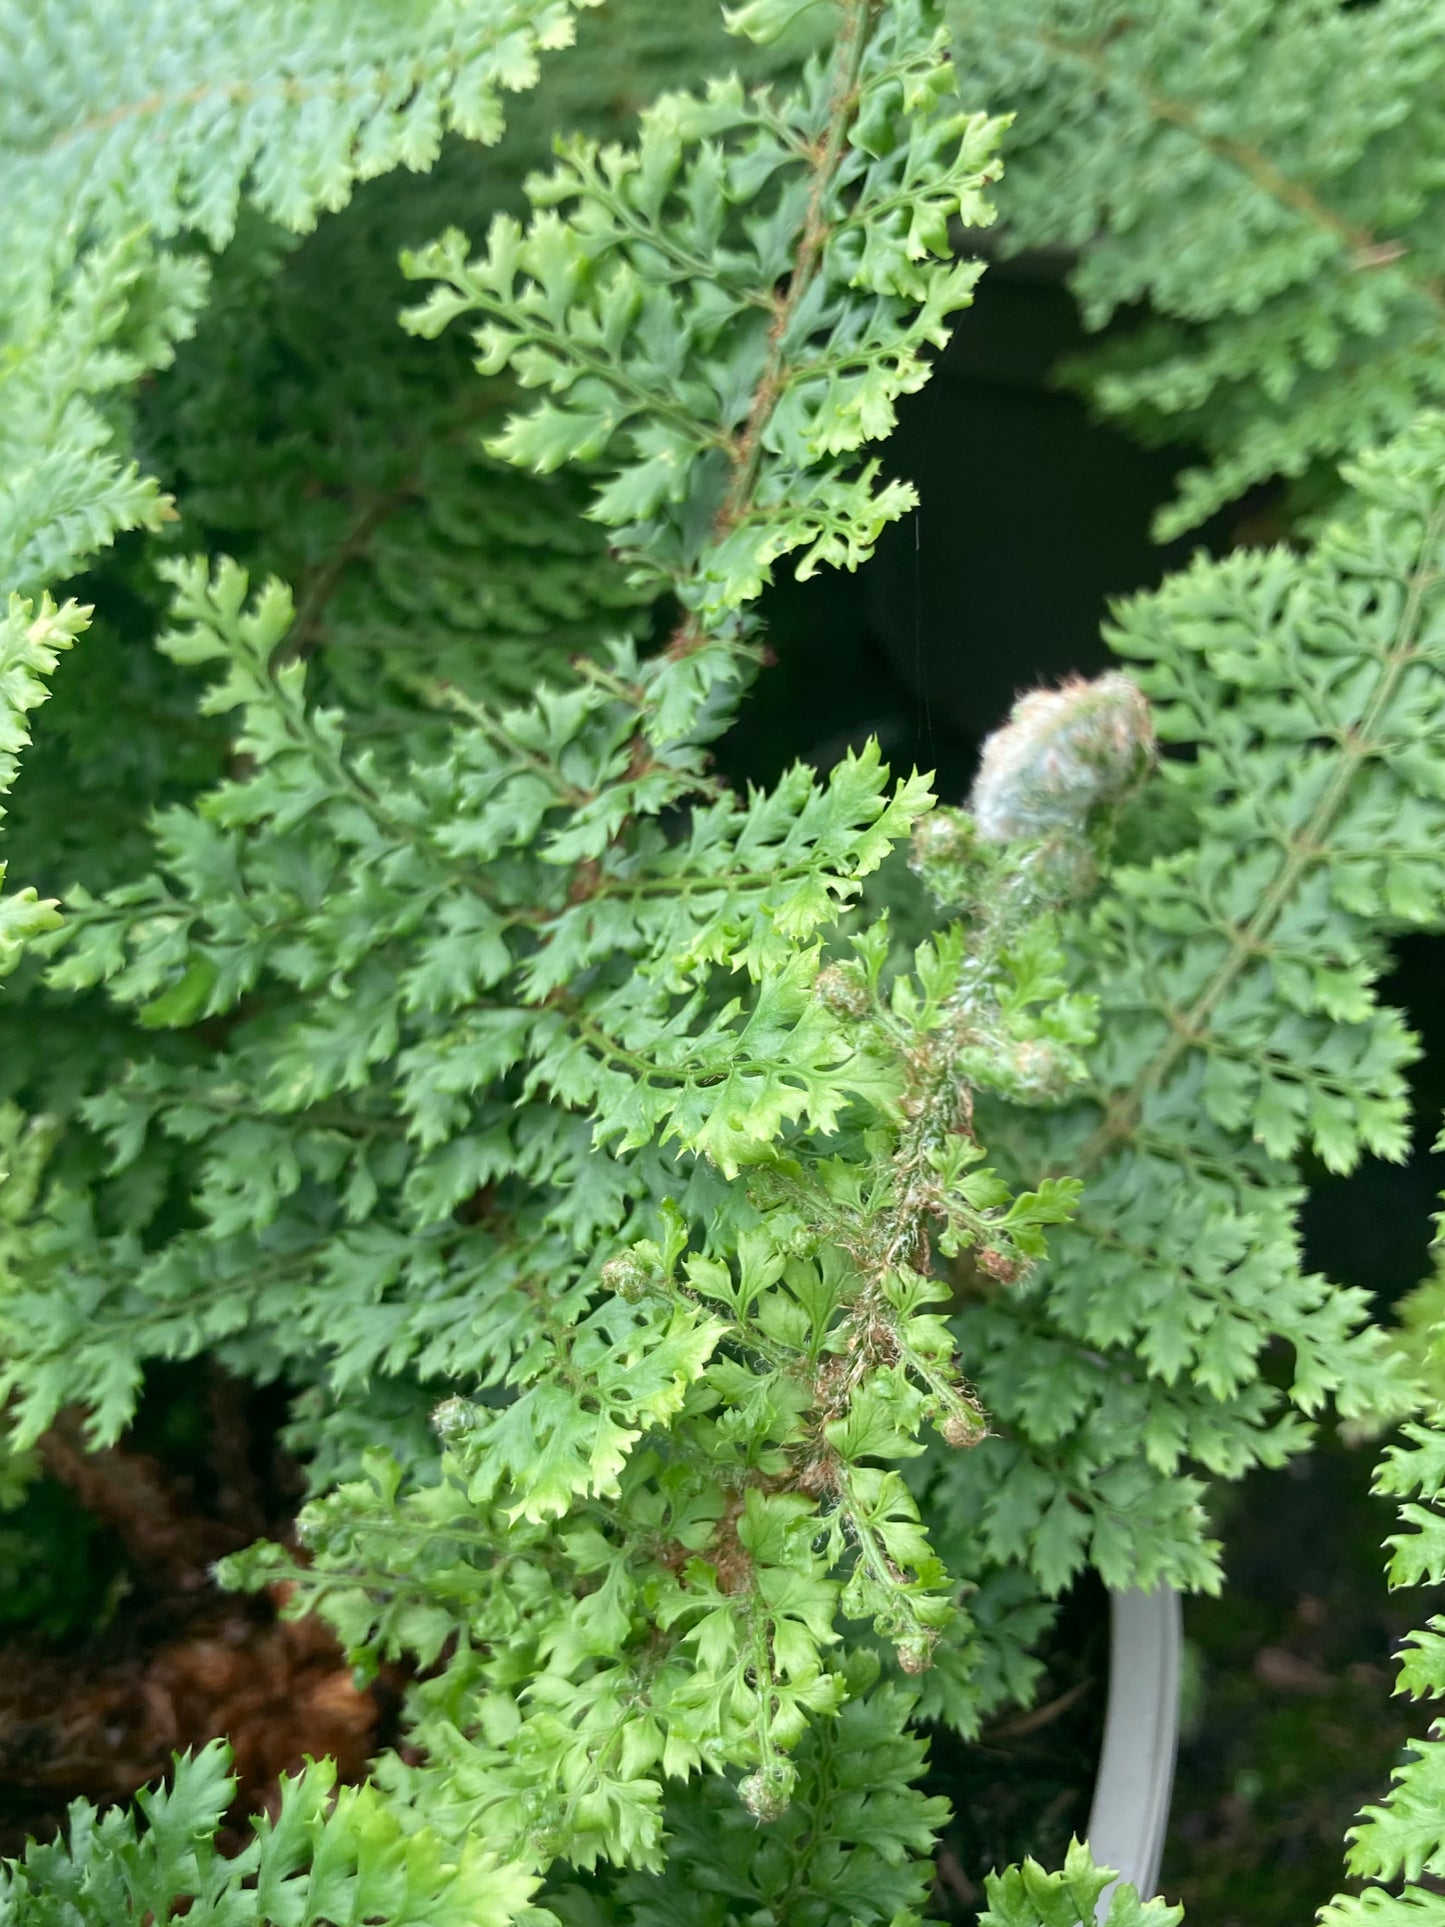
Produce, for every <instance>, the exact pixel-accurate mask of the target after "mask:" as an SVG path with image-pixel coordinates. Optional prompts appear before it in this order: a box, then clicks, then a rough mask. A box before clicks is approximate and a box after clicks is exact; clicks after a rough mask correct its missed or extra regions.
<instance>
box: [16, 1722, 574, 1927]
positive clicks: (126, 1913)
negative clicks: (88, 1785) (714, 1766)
mask: <svg viewBox="0 0 1445 1927" xmlns="http://www.w3.org/2000/svg"><path fill="white" fill-rule="evenodd" d="M228 1769H229V1756H228V1754H227V1751H226V1747H225V1745H224V1743H223V1742H221V1741H219V1740H216V1741H212V1742H211V1744H210V1745H209V1746H207V1747H205V1748H204V1749H203V1750H202V1751H201V1752H200V1753H198V1754H195V1755H194V1756H190V1755H188V1756H184V1757H178V1758H177V1760H176V1764H175V1771H174V1776H173V1781H172V1783H171V1784H170V1785H169V1786H162V1787H153V1788H150V1789H148V1790H147V1791H146V1792H143V1793H141V1794H139V1795H138V1796H137V1799H136V1803H135V1810H134V1811H131V1810H128V1809H126V1808H123V1807H111V1808H109V1809H108V1810H107V1811H106V1812H104V1813H97V1811H96V1809H95V1808H94V1807H93V1806H91V1804H90V1803H89V1802H88V1801H86V1800H77V1801H76V1802H74V1804H73V1805H72V1806H71V1809H70V1816H69V1827H68V1837H66V1838H64V1839H62V1840H59V1841H56V1842H54V1843H52V1844H50V1845H47V1846H37V1845H36V1844H35V1843H34V1842H32V1843H31V1844H30V1845H29V1846H28V1847H27V1848H26V1851H25V1854H24V1857H23V1858H22V1859H20V1860H16V1861H10V1862H7V1863H6V1864H5V1865H4V1867H3V1868H0V1921H3V1922H4V1923H5V1927H113V1923H115V1922H116V1921H119V1920H129V1919H139V1918H142V1917H148V1918H150V1919H154V1920H169V1919H171V1918H172V1917H173V1916H174V1913H175V1911H176V1909H177V1908H178V1907H180V1906H184V1907H185V1911H186V1918H187V1919H188V1920H194V1921H197V1922H200V1923H206V1924H207V1927H223V1923H224V1927H249V1923H253V1922H254V1923H255V1927H268V1924H269V1923H274V1922H278V1921H287V1922H294V1923H295V1927H312V1923H320V1922H322V1921H335V1920H342V1919H347V1920H363V1919H364V1920H368V1921H375V1922H377V1923H378V1927H382V1924H383V1923H384V1924H385V1927H509V1923H510V1922H512V1921H514V1920H516V1919H517V1917H518V1915H519V1914H521V1913H522V1912H523V1910H524V1909H525V1908H526V1906H527V1903H528V1900H529V1897H530V1895H531V1893H532V1890H533V1889H534V1887H535V1886H536V1881H535V1879H533V1878H531V1877H529V1876H528V1875H527V1874H526V1873H524V1872H522V1871H521V1870H520V1869H518V1868H516V1867H508V1866H502V1865H499V1864H498V1863H497V1861H496V1860H495V1858H494V1857H493V1856H492V1855H490V1854H488V1853H486V1852H484V1851H483V1850H481V1849H480V1848H478V1847H474V1846H472V1845H470V1844H468V1845H466V1846H464V1847H463V1848H462V1850H461V1851H460V1853H457V1852H455V1851H454V1850H451V1851H449V1850H448V1849H446V1848H444V1847H443V1845H442V1843H441V1842H440V1841H439V1840H438V1839H437V1838H436V1836H435V1835H431V1834H428V1833H427V1832H426V1831H424V1830H423V1831H418V1832H413V1833H411V1834H408V1833H406V1832H405V1831H404V1830H403V1829H402V1827H401V1825H400V1823H399V1822H398V1820H397V1818H396V1816H395V1815H394V1814H393V1813H391V1812H389V1811H388V1810H387V1808H386V1806H385V1805H384V1804H383V1802H382V1801H381V1800H379V1799H378V1798H377V1796H376V1794H375V1793H374V1791H373V1790H372V1789H371V1788H369V1787H365V1788H358V1787H341V1788H339V1789H338V1788H337V1787H336V1769H335V1767H334V1766H332V1765H331V1763H330V1762H329V1761H323V1762H321V1763H319V1764H311V1765H308V1767H307V1768H306V1770H305V1772H304V1773H302V1774H300V1775H298V1776H297V1777H296V1778H294V1779H292V1778H288V1777H287V1776H285V1775H283V1776H282V1780H281V1800H280V1809H279V1811H278V1813H277V1814H276V1816H275V1818H274V1819H272V1818H269V1817H268V1818H263V1819H260V1820H257V1821H256V1822H255V1823H254V1824H255V1829H256V1831H255V1837H254V1839H252V1840H251V1841H250V1843H249V1844H248V1845H247V1846H245V1847H244V1848H243V1849H242V1850H241V1852H240V1853H239V1854H237V1855H236V1856H235V1857H234V1858H232V1859H223V1858H222V1857H221V1855H220V1853H219V1851H218V1850H217V1847H216V1834H217V1830H218V1829H219V1827H220V1824H221V1821H222V1818H223V1816H224V1814H225V1812H226V1808H227V1807H228V1805H229V1804H230V1801H231V1797H232V1795H233V1793H234V1792H235V1781H234V1780H233V1779H232V1777H231V1775H230V1772H229V1770H228Z"/></svg>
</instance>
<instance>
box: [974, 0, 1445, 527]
mask: <svg viewBox="0 0 1445 1927" xmlns="http://www.w3.org/2000/svg"><path fill="white" fill-rule="evenodd" d="M950 19H951V21H952V23H953V26H954V30H955V33H956V36H957V41H958V58H959V60H960V62H961V64H962V68H963V71H965V72H967V73H970V74H971V75H972V76H974V78H975V80H976V82H977V84H978V86H979V88H980V90H981V92H982V93H983V94H984V96H985V97H986V98H989V99H993V100H997V101H998V102H999V103H1000V104H1001V105H1006V106H1007V107H1008V108H1010V109H1013V110H1015V111H1016V112H1017V115H1018V119H1017V122H1016V131H1015V134H1014V137H1013V140H1012V141H1011V143H1010V151H1009V175H1008V186H1007V189H1006V190H1005V193H1004V200H1003V213H1004V217H1005V222H1006V228H1005V230H1004V231H1005V234H1006V237H1007V238H1006V243H1005V244H1006V245H1007V246H1008V247H1010V248H1022V247H1029V248H1044V249H1060V250H1064V251H1066V252H1069V253H1071V254H1072V253H1074V252H1075V251H1077V260H1076V264H1075V265H1074V266H1073V269H1072V273H1071V285H1072V287H1073V289H1074V292H1075V294H1076V296H1077V298H1078V300H1079V302H1080V305H1081V307H1082V309H1083V313H1084V316H1085V319H1086V320H1087V321H1088V323H1089V324H1090V325H1091V326H1093V327H1099V326H1102V325H1103V324H1104V323H1105V322H1107V321H1108V320H1109V319H1110V317H1111V316H1113V315H1114V314H1116V313H1117V312H1119V311H1120V310H1127V309H1131V308H1133V307H1135V306H1136V305H1138V304H1147V306H1148V310H1149V318H1148V319H1147V320H1146V321H1144V322H1143V323H1142V324H1140V325H1138V326H1137V327H1133V328H1131V329H1129V330H1128V331H1127V332H1125V333H1124V335H1123V336H1122V338H1121V339H1119V340H1118V341H1116V342H1114V343H1111V344H1110V345H1109V346H1108V347H1106V348H1104V349H1102V350H1098V351H1095V352H1094V353H1092V354H1090V355H1088V356H1086V357H1084V358H1082V360H1081V361H1080V363H1079V365H1078V368H1077V371H1076V373H1077V377H1078V379H1079V381H1080V382H1081V384H1082V385H1083V386H1084V387H1085V388H1086V389H1087V391H1088V393H1089V394H1090V396H1091V397H1092V399H1093V400H1094V401H1095V402H1096V404H1097V405H1098V406H1099V407H1100V408H1102V409H1103V410H1104V411H1105V412H1107V413H1108V414H1110V415H1112V416H1115V417H1117V418H1118V419H1119V420H1121V421H1122V422H1124V423H1125V424H1127V425H1128V426H1129V427H1131V428H1133V429H1136V430H1138V431H1139V432H1142V433H1143V434H1144V435H1145V436H1146V437H1148V438H1150V439H1164V438H1168V439H1172V440H1178V441H1180V442H1183V443H1186V444H1189V445H1192V446H1193V447H1194V448H1202V449H1203V450H1204V451H1205V453H1206V455H1207V458H1208V459H1207V462H1206V463H1205V464H1203V465H1200V466H1197V467H1193V468H1191V469H1189V470H1188V471H1187V472H1186V474H1185V475H1184V477H1183V478H1182V480H1181V482H1180V485H1179V492H1178V496H1177V498H1176V500H1175V502H1174V503H1173V505H1171V506H1170V507H1169V508H1168V509H1166V510H1165V511H1164V512H1163V513H1162V514H1161V516H1160V518H1159V531H1160V533H1161V535H1164V536H1169V535H1174V534H1178V533H1180V532H1181V531H1183V530H1186V529H1189V528H1191V527H1193V526H1195V525H1196V524H1197V523H1199V522H1200V521H1202V520H1204V519H1205V518H1206V517H1207V516H1209V515H1210V514H1212V513H1213V512H1214V511H1215V510H1216V509H1219V508H1221V507H1222V506H1223V505H1224V504H1226V503H1228V502H1230V501H1232V500H1233V499H1234V498H1235V497H1237V496H1239V495H1241V494H1243V493H1244V492H1245V490H1247V489H1248V488H1250V487H1251V486H1252V485H1253V484H1255V483H1259V482H1264V481H1268V480H1269V479H1270V478H1272V477H1274V476H1279V475H1283V476H1288V477H1298V476H1300V475H1304V474H1307V473H1309V472H1310V470H1311V469H1312V468H1314V467H1318V466H1323V468H1324V472H1325V474H1326V476H1328V475H1329V473H1330V471H1331V469H1332V467H1333V464H1334V463H1335V461H1336V460H1337V459H1338V458H1339V457H1341V456H1345V455H1350V454H1353V453H1355V452H1357V451H1358V450H1360V449H1362V448H1364V447H1366V446H1368V445H1369V444H1371V443H1372V442H1374V441H1377V440H1382V439H1384V438H1385V437H1387V436H1389V435H1392V434H1396V433H1398V432H1400V431H1402V430H1404V429H1405V428H1407V427H1408V425H1409V424H1410V422H1411V420H1412V419H1413V417H1414V416H1415V415H1416V414H1417V413H1418V412H1419V411H1420V410H1421V409H1422V408H1425V407H1427V406H1431V405H1434V406H1437V407H1438V406H1439V405H1440V403H1441V402H1442V400H1445V354H1442V349H1441V338H1442V335H1441V322H1442V319H1445V281H1442V270H1445V255H1442V252H1441V242H1440V213H1441V200H1440V194H1441V189H1440V157H1441V154H1442V151H1445V121H1442V119H1441V113H1440V106H1439V100H1440V78H1441V71H1442V62H1445V43H1442V39H1441V33H1440V20H1439V14H1438V10H1437V9H1436V8H1435V7H1434V6H1433V5H1431V4H1429V0H1424V4H1422V0H1385V3H1384V4H1383V5H1379V6H1371V7H1364V8H1360V7H1353V6H1349V5H1345V4H1341V0H1287V4H1284V5H1275V6H1268V7H1261V6H1257V5H1255V4H1253V0H1230V4H1226V5H1224V6H1221V7H1210V8H1205V7H1201V6H1199V5H1197V4H1196V0H1162V3H1161V4H1158V5H1154V6H1151V7H1149V8H1148V9H1147V10H1140V9H1136V8H1130V7H1127V6H1123V5H1120V4H1117V3H1116V0H1022V4H1009V5H1007V6H990V5H988V4H987V0H953V4H952V5H951V8H950Z"/></svg>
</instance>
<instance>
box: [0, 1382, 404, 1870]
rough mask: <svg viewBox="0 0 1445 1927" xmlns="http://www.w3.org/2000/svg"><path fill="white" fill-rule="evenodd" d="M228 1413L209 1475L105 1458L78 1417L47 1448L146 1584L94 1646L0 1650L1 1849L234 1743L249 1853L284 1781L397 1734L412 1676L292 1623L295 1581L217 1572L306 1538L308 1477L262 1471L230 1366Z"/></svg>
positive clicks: (67, 1418)
mask: <svg viewBox="0 0 1445 1927" xmlns="http://www.w3.org/2000/svg"><path fill="white" fill-rule="evenodd" d="M211 1405H212V1421H213V1423H212V1431H213V1434H214V1446H213V1449H212V1450H211V1451H210V1453H209V1454H208V1460H209V1462H208V1464H207V1465H206V1467H205V1468H203V1469H204V1472H205V1474H206V1476H205V1477H204V1478H202V1479H199V1480H197V1479H191V1478H186V1477H184V1476H180V1475H178V1474H177V1473H175V1472H174V1471H172V1470H170V1469H168V1468H167V1467H166V1466H165V1465H164V1464H162V1462H161V1461H160V1460H159V1459H158V1458H156V1457H154V1456H152V1455H151V1454H149V1453H146V1452H142V1451H139V1450H135V1449H131V1448H130V1447H128V1446H126V1445H120V1446H115V1447H111V1448H108V1449H106V1450H103V1451H98V1452H96V1451H88V1450H87V1449H86V1447H85V1444H84V1440H83V1436H82V1425H81V1417H80V1415H79V1414H77V1413H73V1412H67V1413H64V1414H62V1415H61V1417H60V1418H59V1419H58V1420H57V1422H56V1424H55V1425H54V1426H53V1427H52V1428H51V1430H50V1431H49V1432H48V1433H47V1434H46V1435H45V1437H44V1438H43V1439H42V1441H41V1447H40V1449H41V1455H42V1459H43V1462H44V1465H45V1468H46V1470H47V1472H48V1473H49V1474H50V1476H51V1477H52V1478H55V1479H57V1480H59V1481H60V1482H62V1483H63V1484H64V1485H66V1486H67V1487H69V1489H70V1490H71V1492H72V1493H73V1494H74V1495H75V1497H76V1498H78V1499H79V1501H80V1503H81V1504H82V1505H83V1506H84V1507H85V1509H86V1511H87V1512H88V1513H90V1514H91V1516H92V1517H94V1518H95V1519H97V1520H99V1521H101V1522H103V1523H104V1524H105V1525H106V1526H107V1527H109V1528H110V1529H111V1531H113V1532H114V1533H115V1534H116V1535H117V1537H118V1538H119V1540H120V1542H121V1545H122V1546H123V1548H124V1551H125V1555H126V1562H127V1567H128V1578H129V1580H130V1590H129V1591H128V1593H127V1595H126V1597H125V1600H124V1603H123V1605H122V1608H121V1611H120V1612H119V1613H118V1614H117V1615H116V1619H115V1623H114V1624H113V1625H112V1626H111V1627H109V1628H108V1629H106V1630H105V1631H103V1632H100V1633H97V1634H95V1635H94V1636H92V1637H89V1638H87V1639H86V1640H85V1641H84V1642H83V1643H82V1644H81V1645H80V1646H79V1647H78V1648H75V1649H71V1650H65V1651H56V1650H53V1649H46V1648H45V1647H43V1646H41V1645H39V1644H37V1643H34V1642H28V1641H26V1640H24V1639H12V1640H10V1641H9V1642H7V1643H6V1644H5V1645H4V1646H3V1647H0V1853H5V1854H16V1853H19V1852H21V1851H22V1850H23V1847H24V1842H25V1839H26V1837H27V1836H29V1835H35V1836H37V1837H41V1838H44V1837H48V1836H52V1835H53V1834H54V1833H55V1832H57V1831H58V1830H59V1828H60V1826H61V1824H62V1822H63V1819H64V1813H65V1808H66V1806H67V1805H68V1804H69V1802H70V1801H71V1800H72V1799H74V1798H75V1797H77V1796H78V1795H84V1796H86V1797H87V1798H89V1799H90V1800H92V1801H95V1802H97V1803H98V1804H105V1803H106V1802H109V1801H114V1800H119V1799H124V1798H127V1797H129V1796H130V1795H131V1794H133V1793H134V1792H135V1791H136V1790H137V1788H139V1787H142V1786H144V1785H145V1784H146V1783H147V1782H148V1781H152V1780H156V1779H159V1778H161V1777H162V1776H163V1775H164V1774H166V1773H167V1772H168V1770H169V1768H170V1764H171V1755H172V1754H173V1753H174V1752H178V1751H185V1750H187V1749H191V1748H197V1747H200V1746H203V1745H204V1744H205V1743H206V1742H207V1741H208V1740H211V1739H214V1738H216V1737H218V1736H224V1737H225V1738H226V1739H228V1740H229V1742H230V1745H231V1748H232V1750H233V1753H234V1755H235V1772H236V1775H237V1782H238V1784H237V1793H236V1799H235V1801H234V1803H233V1806H232V1809H231V1812H230V1814H229V1816H228V1832H227V1836H226V1837H225V1838H224V1839H223V1844H224V1845H226V1846H228V1848H230V1849H232V1850H234V1849H238V1848H239V1847H240V1846H241V1845H243V1844H244V1842H245V1840H246V1839H248V1838H249V1837H250V1828H249V1826H248V1825H247V1823H246V1821H247V1816H248V1815H249V1814H253V1813H257V1812H261V1811H266V1810H269V1811H271V1812H273V1813H274V1812H275V1811H276V1807H277V1799H278V1792H277V1780H278V1778H279V1776H280V1775H281V1774H282V1773H295V1772H296V1771H297V1770H298V1769H299V1768H300V1767H301V1765H302V1763H303V1761H304V1759H305V1758H306V1756H307V1755H308V1754H309V1755H311V1756H313V1757H320V1756H321V1755H323V1754H327V1755H330V1756H331V1757H332V1758H333V1759H334V1760H335V1761H336V1762H337V1765H338V1768H339V1772H340V1777H341V1778H342V1779H343V1780H356V1779H359V1778H360V1777H362V1775H363V1774H364V1772H365V1770H366V1764H367V1761H368V1759H369V1758H370V1757H371V1755H372V1754H374V1753H375V1752H376V1751H378V1750H379V1748H380V1747H381V1746H383V1745H385V1744H386V1742H387V1739H388V1738H389V1729H390V1727H391V1725H392V1722H393V1720H394V1717H395V1713H396V1710H397V1708H398V1706H399V1703H400V1697H401V1690H402V1686H403V1684H404V1680H403V1677H402V1675H401V1673H400V1670H399V1669H395V1668H393V1669H386V1670H384V1671H383V1673H382V1675H381V1676H380V1677H379V1678H378V1680H377V1681H376V1682H374V1683H373V1685H372V1686H371V1687H370V1688H368V1689H366V1690H359V1689H358V1688H357V1686H356V1685H355V1683H354V1681H353V1677H352V1673H351V1669H350V1668H349V1667H348V1666H347V1665H346V1663H345V1661H344V1658H343V1656H342V1653H341V1650H340V1648H339V1647H338V1645H337V1643H336V1641H335V1639H334V1637H333V1636H332V1634H331V1632H330V1631H329V1629H328V1628H327V1627H326V1626H325V1625H323V1624H322V1623H321V1622H320V1621H319V1620H315V1619H301V1620H285V1619H282V1618H281V1617H280V1608H281V1606H282V1605H284V1603H285V1593H286V1588H285V1587H284V1586H275V1587H271V1588H268V1590H267V1592H265V1593H263V1594H260V1595H257V1596H255V1597H247V1596H242V1595H235V1594H229V1593H223V1592H222V1591H221V1590H220V1588H219V1587H218V1586H217V1585H216V1583H215V1581H214V1579H213V1578H212V1576H211V1567H212V1564H213V1562H214V1561H215V1560H216V1559H218V1558H220V1557H221V1556H222V1555H223V1554H225V1553H228V1552H232V1551H235V1550H237V1549H239V1548H240V1547H241V1546H244V1545H246V1544H248V1543H250V1542H251V1541H252V1540H254V1539H256V1538H258V1537H262V1536H270V1537H272V1538H277V1539H282V1540H283V1541H284V1540H287V1539H288V1538H289V1533H290V1525H291V1515H292V1513H293V1512H294V1507H295V1500H296V1497H297V1492H298V1488H299V1480H298V1479H297V1477H296V1475H295V1468H294V1467H293V1466H290V1465H289V1464H287V1463H285V1462H284V1461H282V1460H281V1459H280V1458H279V1456H278V1455H276V1454H275V1453H274V1452H273V1453H272V1455H271V1456H272V1458H273V1460H275V1464H274V1466H273V1468H272V1469H273V1471H274V1472H275V1474H276V1476H273V1477H272V1478H270V1479H269V1480H267V1481H264V1482H263V1481H261V1480H259V1479H258V1478H257V1477H256V1475H255V1472H254V1469H253V1464H254V1456H255V1455H254V1453H253V1451H252V1450H251V1449H250V1447H251V1446H252V1445H253V1444H254V1441H253V1440H252V1439H250V1438H249V1437H248V1432H247V1414H246V1411H245V1397H244V1394H243V1393H242V1392H241V1390H240V1388H239V1387H236V1386H235V1385H234V1383H233V1382H231V1381H229V1380H224V1379H222V1378H221V1377H220V1375H219V1374H218V1375H217V1378H216V1382H215V1383H214V1384H213V1387H212V1400H211ZM263 1443H265V1442H264V1441H263ZM263 1483H266V1484H269V1485H270V1487H271V1488H272V1489H271V1490H270V1491H269V1492H266V1491H263V1489H262V1486H263ZM198 1489H205V1491H206V1496H205V1499H204V1501H201V1500H199V1499H198V1498H197V1490H198Z"/></svg>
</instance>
